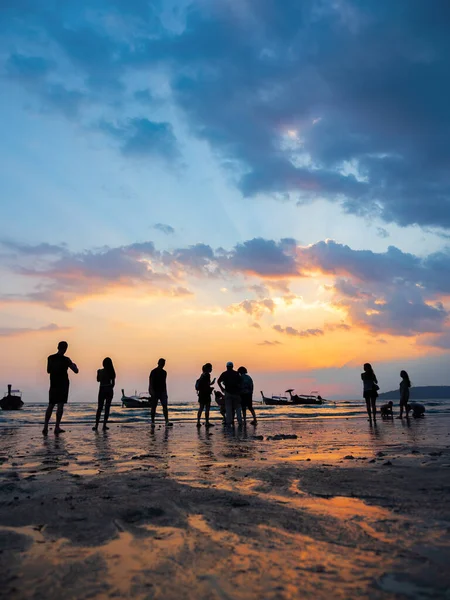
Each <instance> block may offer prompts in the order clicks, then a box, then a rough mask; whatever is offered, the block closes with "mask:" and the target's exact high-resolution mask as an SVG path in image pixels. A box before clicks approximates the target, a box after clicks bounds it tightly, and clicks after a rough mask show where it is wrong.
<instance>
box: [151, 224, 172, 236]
mask: <svg viewBox="0 0 450 600" xmlns="http://www.w3.org/2000/svg"><path fill="white" fill-rule="evenodd" d="M153 229H156V230H157V231H161V232H162V233H165V234H166V235H173V234H174V233H175V229H174V228H173V227H171V226H170V225H166V224H164V223H155V224H154V225H153Z"/></svg>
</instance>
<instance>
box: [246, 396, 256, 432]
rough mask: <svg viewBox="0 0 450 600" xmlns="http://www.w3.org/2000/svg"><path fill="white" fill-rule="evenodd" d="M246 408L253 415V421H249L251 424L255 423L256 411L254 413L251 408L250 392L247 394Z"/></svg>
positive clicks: (251, 398)
mask: <svg viewBox="0 0 450 600" xmlns="http://www.w3.org/2000/svg"><path fill="white" fill-rule="evenodd" d="M247 408H248V410H249V411H250V413H251V415H252V417H253V421H252V422H251V424H252V425H256V413H255V409H254V408H253V397H252V395H251V394H249V395H248V400H247Z"/></svg>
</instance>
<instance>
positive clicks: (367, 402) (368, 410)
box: [365, 398, 372, 421]
mask: <svg viewBox="0 0 450 600" xmlns="http://www.w3.org/2000/svg"><path fill="white" fill-rule="evenodd" d="M365 400H366V409H367V414H368V415H369V420H370V421H371V420H372V412H371V408H370V398H365Z"/></svg>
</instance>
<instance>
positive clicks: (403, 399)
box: [397, 371, 411, 419]
mask: <svg viewBox="0 0 450 600" xmlns="http://www.w3.org/2000/svg"><path fill="white" fill-rule="evenodd" d="M400 377H401V378H402V380H401V381H400V414H399V416H398V417H397V419H401V418H402V417H403V410H405V413H406V415H408V412H407V410H406V405H407V404H408V402H409V388H410V387H411V381H410V380H409V375H408V373H407V372H406V371H400Z"/></svg>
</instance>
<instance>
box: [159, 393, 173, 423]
mask: <svg viewBox="0 0 450 600" xmlns="http://www.w3.org/2000/svg"><path fill="white" fill-rule="evenodd" d="M161 406H162V409H163V415H164V420H165V421H166V425H172V423H170V421H169V407H168V398H167V395H162V396H161Z"/></svg>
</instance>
